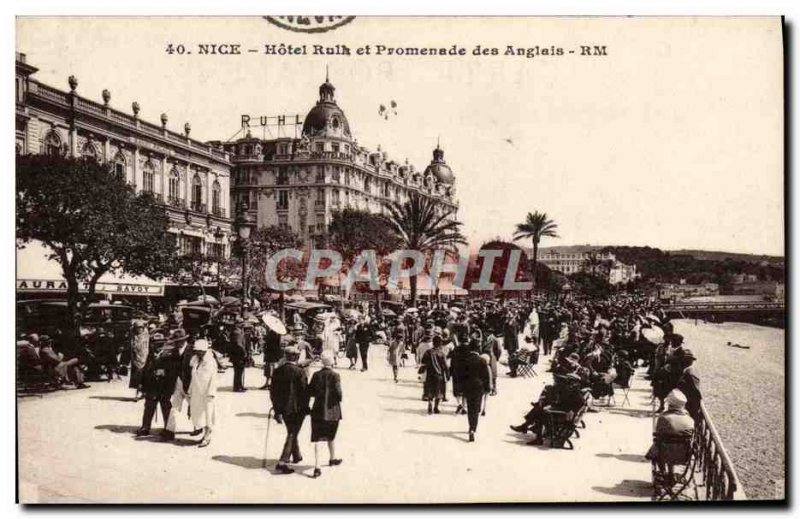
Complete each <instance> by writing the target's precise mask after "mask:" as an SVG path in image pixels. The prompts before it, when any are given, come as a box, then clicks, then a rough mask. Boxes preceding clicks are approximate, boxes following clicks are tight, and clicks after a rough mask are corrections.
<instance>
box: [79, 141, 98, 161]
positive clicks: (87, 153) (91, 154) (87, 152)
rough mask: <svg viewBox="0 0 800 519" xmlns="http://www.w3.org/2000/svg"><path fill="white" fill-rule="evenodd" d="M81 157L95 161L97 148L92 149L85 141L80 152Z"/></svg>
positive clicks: (90, 144) (91, 145) (92, 145)
mask: <svg viewBox="0 0 800 519" xmlns="http://www.w3.org/2000/svg"><path fill="white" fill-rule="evenodd" d="M81 155H82V156H83V157H86V158H90V159H94V160H97V148H95V147H94V144H92V143H91V142H89V141H86V144H84V145H83V149H82V150H81Z"/></svg>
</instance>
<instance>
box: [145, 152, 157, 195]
mask: <svg viewBox="0 0 800 519" xmlns="http://www.w3.org/2000/svg"><path fill="white" fill-rule="evenodd" d="M155 176H156V173H155V167H154V166H153V163H152V162H150V161H149V160H148V161H147V162H145V164H144V172H143V173H142V177H143V178H142V191H144V192H146V193H154V192H155V189H154V186H155Z"/></svg>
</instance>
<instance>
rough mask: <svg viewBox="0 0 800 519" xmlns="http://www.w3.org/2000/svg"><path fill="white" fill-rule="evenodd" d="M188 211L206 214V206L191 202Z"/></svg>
mask: <svg viewBox="0 0 800 519" xmlns="http://www.w3.org/2000/svg"><path fill="white" fill-rule="evenodd" d="M189 209H191V210H192V211H196V212H198V213H205V212H207V211H206V204H203V203H201V202H192V203H191V204H189Z"/></svg>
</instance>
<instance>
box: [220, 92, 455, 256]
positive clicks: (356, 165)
mask: <svg viewBox="0 0 800 519" xmlns="http://www.w3.org/2000/svg"><path fill="white" fill-rule="evenodd" d="M334 94H335V87H334V86H333V85H332V84H331V83H330V81H328V80H327V79H326V80H325V83H323V84H322V85H321V86H320V87H319V100H318V101H317V103H316V104H315V105H314V107H313V108H312V109H311V110H310V111H309V112H308V114H307V115H306V118H305V121H304V123H303V129H302V134H301V136H300V138H297V139H295V138H288V137H281V138H275V139H268V140H264V139H258V138H255V137H253V136H252V134H250V133H249V132H248V133H247V135H246V136H245V137H243V138H241V139H238V140H236V141H233V142H229V143H223V144H222V145H223V146H224V149H225V150H226V151H228V152H229V153H230V154H231V155H232V162H233V165H234V166H233V170H232V180H233V185H232V188H231V190H232V204H231V205H232V207H236V204H238V203H245V204H247V206H248V207H249V209H250V211H251V212H252V214H253V215H254V216H255V217H256V220H257V222H258V225H259V226H269V225H279V226H287V227H289V228H291V229H292V230H294V231H295V232H297V233H298V234H299V235H300V236H301V237H302V238H303V240H304V241H305V243H306V245H308V246H314V245H315V244H316V243H319V241H320V239H321V238H323V237H324V235H325V233H326V230H327V226H328V224H329V223H330V221H331V216H332V214H333V212H334V211H337V210H341V209H344V208H346V207H353V208H358V209H364V210H368V211H371V212H376V213H377V212H382V211H384V206H385V203H386V202H389V201H392V200H399V201H405V200H407V199H408V196H409V194H410V193H411V192H417V193H421V194H422V195H424V196H427V197H430V198H432V199H433V200H435V201H436V202H437V204H438V207H439V208H440V209H441V210H445V209H454V210H455V209H457V208H458V205H457V203H456V201H455V194H456V193H455V177H454V176H453V173H452V171H451V170H450V167H449V166H448V165H447V163H446V162H445V160H444V151H443V150H441V149H440V148H439V147H438V146H437V148H436V149H435V150H434V152H433V160H432V162H431V164H430V165H429V166H428V167H427V169H425V170H422V171H420V170H417V169H415V168H414V166H413V165H410V164H408V161H407V160H406V161H404V162H402V163H400V162H396V161H394V160H391V159H390V158H389V157H387V155H386V153H385V152H383V151H381V149H380V147H379V148H378V149H377V150H376V151H370V150H368V149H366V148H364V147H362V146H360V145H359V144H358V141H357V139H356V138H355V137H354V136H353V134H352V132H351V127H350V123H349V121H348V120H347V117H346V116H345V114H344V112H343V111H342V109H341V108H340V107H339V106H338V105H337V104H336V99H335V95H334Z"/></svg>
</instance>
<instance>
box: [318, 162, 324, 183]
mask: <svg viewBox="0 0 800 519" xmlns="http://www.w3.org/2000/svg"><path fill="white" fill-rule="evenodd" d="M324 182H325V166H317V183H318V184H322V183H324Z"/></svg>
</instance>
